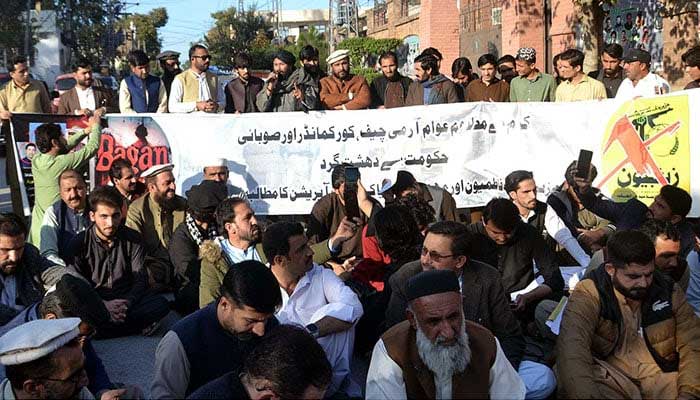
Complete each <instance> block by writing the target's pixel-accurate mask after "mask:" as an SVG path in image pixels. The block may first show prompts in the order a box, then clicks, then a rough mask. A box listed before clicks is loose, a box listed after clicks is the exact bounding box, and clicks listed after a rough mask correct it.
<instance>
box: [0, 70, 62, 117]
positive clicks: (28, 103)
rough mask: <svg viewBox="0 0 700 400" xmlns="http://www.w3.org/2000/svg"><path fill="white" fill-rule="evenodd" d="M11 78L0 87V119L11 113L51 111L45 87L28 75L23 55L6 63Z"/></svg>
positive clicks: (47, 112) (46, 112) (44, 112)
mask: <svg viewBox="0 0 700 400" xmlns="http://www.w3.org/2000/svg"><path fill="white" fill-rule="evenodd" d="M7 71H8V72H9V73H10V78H12V80H11V81H10V82H8V83H7V84H6V85H5V86H4V87H3V88H2V89H0V119H10V116H11V115H12V114H11V113H13V112H16V113H38V114H41V113H43V114H50V113H51V99H50V98H49V93H48V92H47V91H46V87H44V85H43V84H42V83H41V82H39V81H35V80H33V79H31V78H30V77H29V64H28V63H27V59H26V58H25V57H22V56H19V57H15V58H13V59H12V61H11V62H10V64H8V65H7Z"/></svg>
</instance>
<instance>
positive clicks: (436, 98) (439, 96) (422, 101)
mask: <svg viewBox="0 0 700 400" xmlns="http://www.w3.org/2000/svg"><path fill="white" fill-rule="evenodd" d="M413 68H414V69H415V71H416V78H418V80H417V81H416V82H411V85H410V86H409V87H408V94H407V95H406V105H407V106H418V105H429V104H447V103H457V102H458V101H459V97H458V96H457V89H455V84H454V83H453V82H452V81H451V80H450V78H448V77H446V76H445V75H443V74H441V73H440V63H439V62H438V58H436V56H434V55H432V54H427V53H426V54H422V55H420V56H418V57H416V59H415V60H414V61H413Z"/></svg>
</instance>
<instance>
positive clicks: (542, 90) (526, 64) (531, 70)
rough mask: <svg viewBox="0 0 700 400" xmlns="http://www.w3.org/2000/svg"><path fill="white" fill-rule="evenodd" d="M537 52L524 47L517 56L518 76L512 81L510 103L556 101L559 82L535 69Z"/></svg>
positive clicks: (516, 68) (516, 67)
mask: <svg viewBox="0 0 700 400" xmlns="http://www.w3.org/2000/svg"><path fill="white" fill-rule="evenodd" d="M536 62H537V52H536V51H535V49H533V48H532V47H522V48H520V49H518V52H517V53H516V54H515V70H516V71H518V76H517V77H515V78H513V80H512V81H510V101H511V102H527V101H554V100H556V93H557V81H556V80H555V79H554V77H553V76H552V75H549V74H545V73H543V72H540V70H539V69H537V68H536V67H535V63H536Z"/></svg>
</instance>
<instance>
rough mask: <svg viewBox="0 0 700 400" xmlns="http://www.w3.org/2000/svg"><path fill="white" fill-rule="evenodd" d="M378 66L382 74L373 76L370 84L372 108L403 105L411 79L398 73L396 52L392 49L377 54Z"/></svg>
mask: <svg viewBox="0 0 700 400" xmlns="http://www.w3.org/2000/svg"><path fill="white" fill-rule="evenodd" d="M379 66H380V67H381V69H382V76H379V77H376V78H374V80H373V81H372V85H371V86H370V91H371V93H372V108H378V109H382V108H395V107H403V106H404V105H405V103H406V95H407V94H408V87H409V86H410V85H411V79H410V78H408V77H406V76H403V75H401V73H399V71H398V69H399V62H398V58H397V57H396V53H394V52H393V51H387V52H385V53H382V55H381V56H379Z"/></svg>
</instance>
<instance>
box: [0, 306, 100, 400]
mask: <svg viewBox="0 0 700 400" xmlns="http://www.w3.org/2000/svg"><path fill="white" fill-rule="evenodd" d="M79 325H80V318H62V319H42V320H36V321H31V322H27V323H26V324H23V325H20V326H18V327H16V328H15V329H13V330H11V331H10V332H8V333H6V334H5V335H3V336H2V337H0V364H3V365H4V366H5V374H6V376H7V378H6V379H4V380H3V381H2V383H0V399H2V400H14V399H73V398H77V399H81V400H82V399H85V400H87V399H94V398H95V396H93V395H92V393H90V391H89V390H88V388H87V384H88V377H87V374H86V373H85V356H84V355H83V351H82V349H81V346H80V341H79V340H78V336H79V335H80V328H79Z"/></svg>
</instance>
